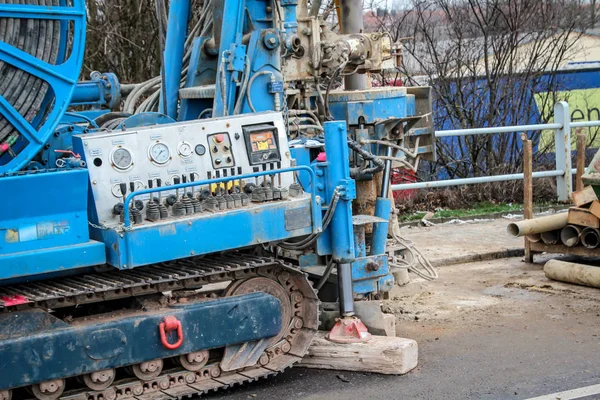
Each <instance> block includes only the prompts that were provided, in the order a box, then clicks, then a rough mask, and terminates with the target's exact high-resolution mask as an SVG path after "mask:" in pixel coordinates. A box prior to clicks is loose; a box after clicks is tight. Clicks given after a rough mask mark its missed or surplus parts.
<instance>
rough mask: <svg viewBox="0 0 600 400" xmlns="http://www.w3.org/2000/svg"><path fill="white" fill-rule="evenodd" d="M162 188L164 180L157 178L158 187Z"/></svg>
mask: <svg viewBox="0 0 600 400" xmlns="http://www.w3.org/2000/svg"><path fill="white" fill-rule="evenodd" d="M161 186H162V179H160V178H156V187H161Z"/></svg>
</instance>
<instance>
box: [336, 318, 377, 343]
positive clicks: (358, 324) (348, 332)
mask: <svg viewBox="0 0 600 400" xmlns="http://www.w3.org/2000/svg"><path fill="white" fill-rule="evenodd" d="M327 340H330V341H332V342H334V343H361V342H367V341H369V340H371V334H370V333H369V331H368V330H367V327H366V326H365V324H363V323H362V321H361V320H360V318H357V317H344V318H340V319H338V320H337V322H336V323H335V325H334V326H333V328H331V331H329V333H328V334H327Z"/></svg>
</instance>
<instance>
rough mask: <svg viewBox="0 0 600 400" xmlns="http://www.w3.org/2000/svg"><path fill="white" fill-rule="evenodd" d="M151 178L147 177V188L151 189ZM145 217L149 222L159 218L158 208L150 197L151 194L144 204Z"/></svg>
mask: <svg viewBox="0 0 600 400" xmlns="http://www.w3.org/2000/svg"><path fill="white" fill-rule="evenodd" d="M152 184H153V182H152V179H148V189H152ZM146 219H147V220H148V221H151V222H155V221H158V220H159V219H160V210H159V209H158V204H156V202H155V201H154V200H153V199H152V194H150V198H149V199H148V203H147V204H146Z"/></svg>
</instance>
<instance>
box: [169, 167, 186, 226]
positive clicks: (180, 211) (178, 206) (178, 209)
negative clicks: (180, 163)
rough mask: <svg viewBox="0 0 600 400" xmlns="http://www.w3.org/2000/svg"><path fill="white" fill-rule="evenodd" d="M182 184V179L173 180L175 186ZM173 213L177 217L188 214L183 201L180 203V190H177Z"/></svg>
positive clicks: (175, 178)
mask: <svg viewBox="0 0 600 400" xmlns="http://www.w3.org/2000/svg"><path fill="white" fill-rule="evenodd" d="M180 182H181V179H180V178H179V177H178V176H176V177H174V178H173V183H174V184H175V185H179V183H180ZM169 197H171V196H169ZM168 201H169V199H167V202H168ZM171 213H172V214H173V216H175V217H182V216H184V215H185V213H186V211H185V205H184V204H183V203H182V202H181V201H179V189H175V203H173V206H172V208H171Z"/></svg>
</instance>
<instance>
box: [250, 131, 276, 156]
mask: <svg viewBox="0 0 600 400" xmlns="http://www.w3.org/2000/svg"><path fill="white" fill-rule="evenodd" d="M250 143H251V144H252V151H253V152H256V151H264V150H277V144H276V143H275V137H274V136H273V132H272V131H264V132H258V133H253V134H251V135H250Z"/></svg>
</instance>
